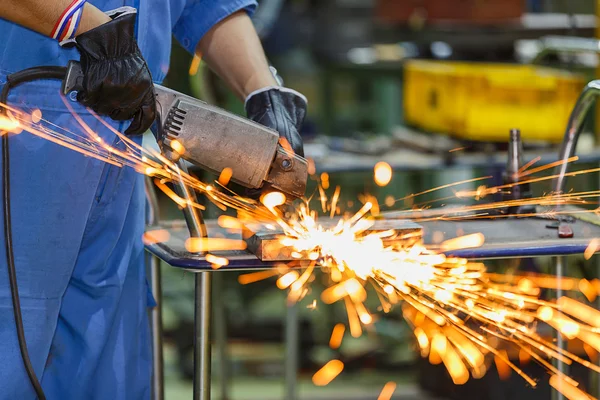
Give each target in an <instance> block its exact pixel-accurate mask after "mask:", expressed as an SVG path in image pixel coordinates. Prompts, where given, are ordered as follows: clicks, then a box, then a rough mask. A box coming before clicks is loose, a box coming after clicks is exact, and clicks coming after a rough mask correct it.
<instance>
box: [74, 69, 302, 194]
mask: <svg viewBox="0 0 600 400" xmlns="http://www.w3.org/2000/svg"><path fill="white" fill-rule="evenodd" d="M82 81H83V73H82V71H81V66H80V65H79V63H78V62H75V61H71V62H70V63H69V66H68V67H67V74H66V77H65V80H64V82H63V88H62V91H63V93H64V94H67V93H69V92H71V91H73V90H81V89H82V83H81V82H82ZM154 87H155V97H156V111H157V120H156V123H155V124H154V125H153V127H152V131H153V133H154V136H155V137H156V140H157V142H158V144H159V146H160V148H161V151H162V152H163V154H164V155H165V156H166V157H167V158H169V159H171V160H172V161H177V160H178V159H179V158H180V157H181V158H183V159H185V160H186V161H189V162H190V163H192V164H194V165H197V166H199V167H201V168H203V169H206V170H209V171H212V172H215V173H220V172H221V171H222V170H223V169H225V168H231V171H232V176H231V180H233V181H234V182H237V183H239V184H241V185H243V186H245V187H248V188H253V189H258V188H261V187H264V186H265V185H266V186H269V187H270V188H272V189H275V190H278V191H281V192H283V193H285V194H286V195H288V196H290V197H293V198H298V197H302V196H303V195H304V192H305V190H306V181H307V180H308V165H307V162H306V159H304V158H302V157H300V156H297V155H295V154H292V153H291V152H289V151H287V150H285V149H283V148H282V147H281V146H280V145H279V134H278V133H277V132H275V131H273V130H271V129H269V128H267V127H265V126H263V125H261V124H258V123H256V122H254V121H251V120H249V119H247V118H243V117H240V116H238V115H235V114H233V113H230V112H228V111H226V110H223V109H221V108H219V107H216V106H213V105H210V104H207V103H205V102H203V101H200V100H198V99H196V98H193V97H191V96H187V95H184V94H182V93H179V92H177V91H175V90H172V89H168V88H165V87H163V86H161V85H154ZM175 140H176V141H177V142H178V143H179V145H181V147H182V148H181V147H180V146H175V147H176V148H178V149H179V150H180V151H179V152H178V151H175V150H174V149H173V146H172V143H173V141H175Z"/></svg>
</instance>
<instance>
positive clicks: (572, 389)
mask: <svg viewBox="0 0 600 400" xmlns="http://www.w3.org/2000/svg"><path fill="white" fill-rule="evenodd" d="M550 386H552V387H553V388H554V389H556V390H557V391H559V392H560V393H562V394H563V396H565V397H566V398H567V399H569V400H591V399H593V397H591V396H589V395H588V394H586V393H585V392H584V391H582V390H581V389H579V388H577V387H576V386H573V385H572V384H570V383H569V382H568V381H567V380H566V379H565V378H564V376H560V375H552V376H551V377H550Z"/></svg>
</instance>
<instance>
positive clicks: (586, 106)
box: [554, 80, 600, 193]
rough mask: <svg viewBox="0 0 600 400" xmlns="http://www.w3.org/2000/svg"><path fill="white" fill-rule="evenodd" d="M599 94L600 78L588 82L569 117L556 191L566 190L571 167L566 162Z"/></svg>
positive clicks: (561, 150) (572, 152)
mask: <svg viewBox="0 0 600 400" xmlns="http://www.w3.org/2000/svg"><path fill="white" fill-rule="evenodd" d="M598 95H600V80H595V81H591V82H590V83H588V84H587V86H586V87H585V89H583V92H582V93H581V95H580V96H579V99H578V100H577V103H575V107H574V108H573V111H572V112H571V117H569V123H568V124H567V130H566V131H565V137H564V138H563V142H562V145H561V149H560V153H559V156H558V159H559V160H562V161H565V162H564V163H563V164H561V165H559V166H558V167H556V170H555V174H556V175H558V177H557V178H556V179H555V181H554V192H555V193H562V192H563V191H564V188H565V174H566V173H567V170H568V169H569V164H568V163H566V160H568V159H569V158H570V157H573V155H575V147H576V146H577V139H578V138H579V134H580V133H581V129H582V127H583V122H584V121H585V117H586V116H587V114H588V112H589V111H590V108H591V107H592V105H593V104H594V102H595V100H596V97H597V96H598Z"/></svg>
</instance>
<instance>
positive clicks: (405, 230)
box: [242, 218, 423, 261]
mask: <svg viewBox="0 0 600 400" xmlns="http://www.w3.org/2000/svg"><path fill="white" fill-rule="evenodd" d="M338 221H339V218H326V219H320V220H319V225H321V226H323V227H324V228H333V227H335V226H336V225H337V223H338ZM391 229H393V230H394V231H396V234H395V235H393V236H390V237H385V238H383V239H382V241H383V243H384V245H386V246H391V245H394V244H398V245H405V246H409V245H412V244H415V243H417V242H419V241H421V239H422V236H423V228H422V227H421V226H420V225H419V224H416V223H415V222H412V221H409V220H400V219H398V220H376V221H374V224H373V226H371V227H370V228H369V229H367V230H366V232H365V234H368V233H376V232H384V231H388V230H391ZM243 231H244V233H243V235H242V236H243V238H244V240H245V241H246V244H247V250H248V251H249V252H250V253H252V254H254V255H255V256H256V257H257V258H258V259H259V260H261V261H292V260H294V258H293V257H292V252H294V249H292V248H290V247H286V246H284V245H282V244H281V239H282V237H283V231H282V230H281V229H279V230H272V229H268V228H267V227H266V226H265V225H264V224H261V223H252V224H246V225H244V228H243Z"/></svg>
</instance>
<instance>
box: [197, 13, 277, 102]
mask: <svg viewBox="0 0 600 400" xmlns="http://www.w3.org/2000/svg"><path fill="white" fill-rule="evenodd" d="M196 52H197V54H198V55H200V56H201V57H202V59H203V60H204V61H205V62H206V63H207V64H208V66H209V67H210V68H211V69H212V70H213V71H215V72H216V73H217V75H219V76H220V77H221V78H222V79H223V80H224V81H225V82H226V83H227V85H228V86H229V87H230V88H231V90H233V91H234V93H235V94H236V95H237V96H238V97H239V98H240V99H241V100H242V101H244V100H246V98H247V97H248V95H249V94H250V93H252V92H254V91H255V90H258V89H261V88H264V87H267V86H275V85H277V81H276V80H275V78H274V77H273V74H272V73H271V70H270V69H269V64H268V63H267V59H266V57H265V53H264V51H263V48H262V45H261V43H260V39H259V38H258V35H257V34H256V30H255V29H254V25H252V21H251V20H250V17H248V14H247V13H246V12H245V11H239V12H237V13H234V14H232V15H231V16H229V17H228V18H225V19H224V20H223V21H221V22H219V23H218V24H216V25H215V26H214V27H213V28H212V29H211V30H210V31H208V32H207V33H206V35H204V37H203V38H202V40H200V42H199V43H198V47H197V48H196Z"/></svg>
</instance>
